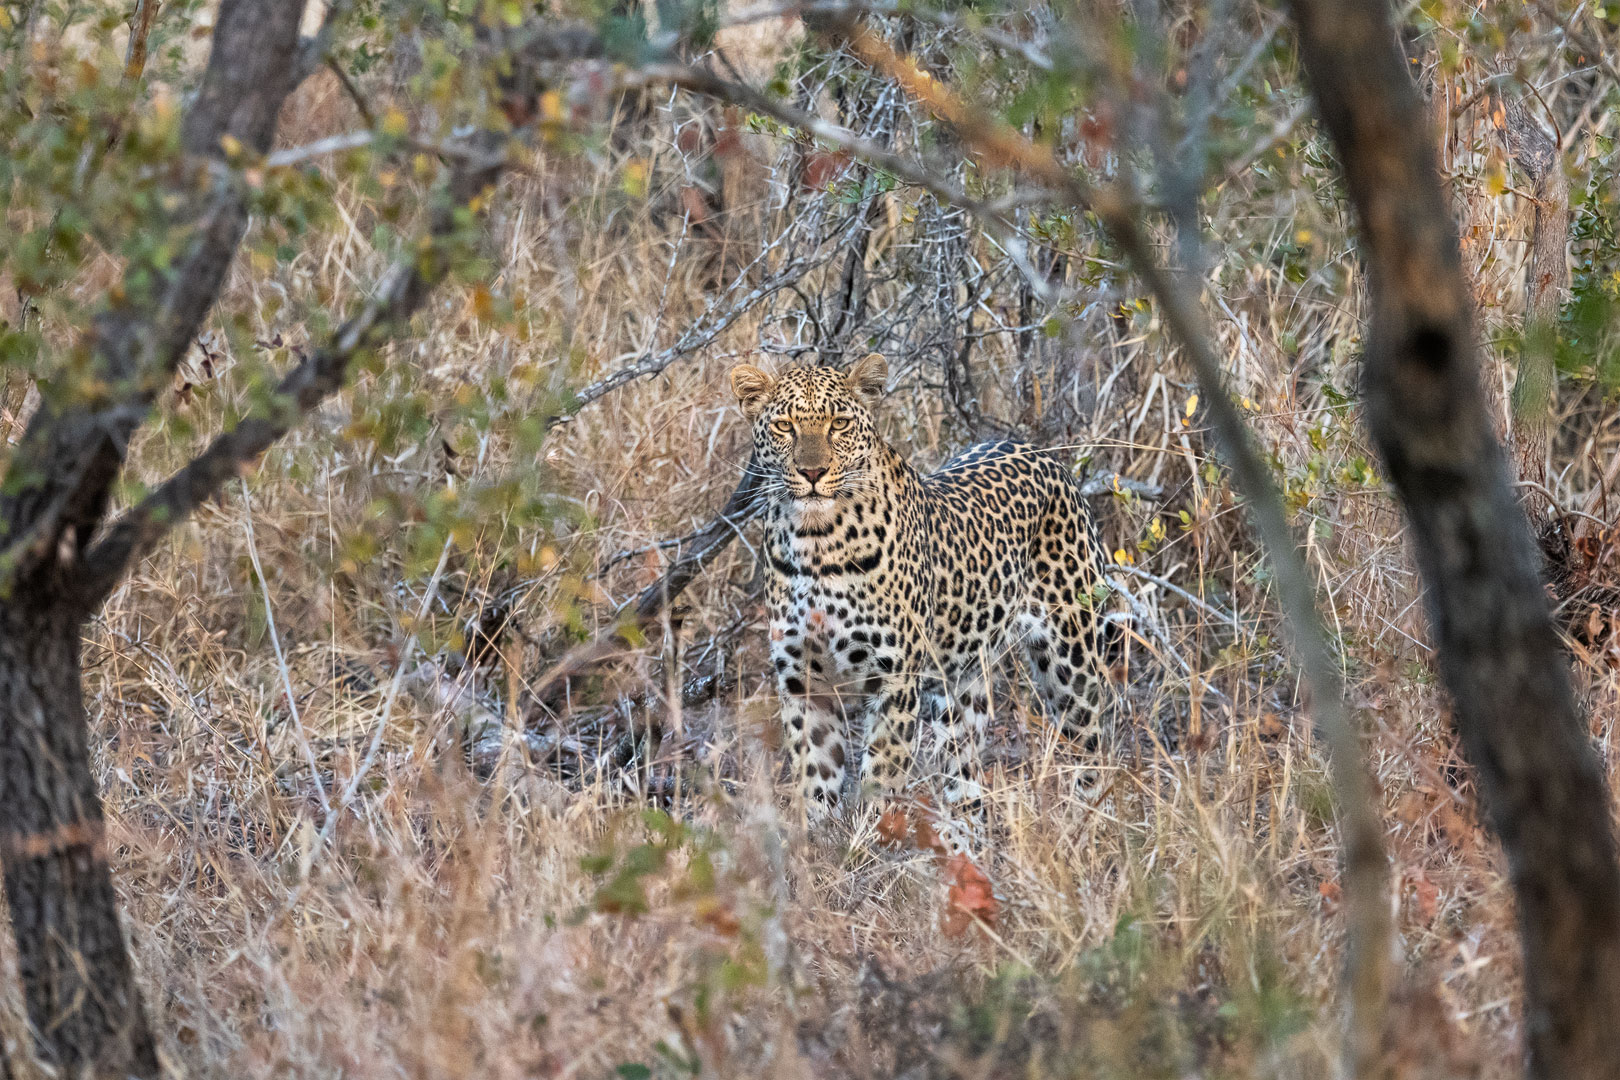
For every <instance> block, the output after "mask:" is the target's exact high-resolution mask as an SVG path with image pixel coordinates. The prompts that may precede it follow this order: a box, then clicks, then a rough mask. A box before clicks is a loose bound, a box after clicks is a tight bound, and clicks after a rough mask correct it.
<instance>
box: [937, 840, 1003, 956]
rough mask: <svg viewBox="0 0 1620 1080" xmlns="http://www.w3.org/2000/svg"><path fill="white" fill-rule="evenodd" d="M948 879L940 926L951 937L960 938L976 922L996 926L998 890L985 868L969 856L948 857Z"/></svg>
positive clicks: (946, 871) (998, 907) (998, 909)
mask: <svg viewBox="0 0 1620 1080" xmlns="http://www.w3.org/2000/svg"><path fill="white" fill-rule="evenodd" d="M945 880H946V881H947V882H949V885H950V887H949V889H948V890H947V891H946V894H945V911H944V913H943V914H942V915H941V916H940V928H941V930H943V931H944V933H945V936H946V937H949V938H956V937H961V936H962V935H963V934H965V933H967V930H968V927H970V926H972V925H973V924H974V923H975V922H980V923H983V924H984V925H985V926H988V927H994V926H995V925H996V917H997V916H998V915H1000V913H1001V905H1000V904H998V903H997V902H996V896H995V890H993V889H992V888H991V887H990V879H989V878H987V877H985V876H984V871H983V870H980V869H979V868H978V867H977V866H974V865H973V861H972V860H971V859H969V858H968V857H967V856H966V855H952V856H951V857H950V858H949V859H946V860H945Z"/></svg>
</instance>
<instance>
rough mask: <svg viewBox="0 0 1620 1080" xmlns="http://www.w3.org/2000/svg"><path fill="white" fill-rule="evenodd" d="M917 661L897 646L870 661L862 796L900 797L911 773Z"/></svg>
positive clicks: (863, 717) (864, 710) (864, 711)
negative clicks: (898, 795)
mask: <svg viewBox="0 0 1620 1080" xmlns="http://www.w3.org/2000/svg"><path fill="white" fill-rule="evenodd" d="M918 660H919V658H918V657H917V656H916V655H914V653H913V652H911V651H909V650H905V649H902V648H899V647H895V646H890V647H886V648H881V649H879V650H878V651H877V653H876V655H874V656H873V658H872V667H871V672H870V674H869V675H868V676H867V679H866V683H867V686H866V690H867V696H866V701H865V703H864V704H863V705H862V707H861V723H862V727H863V728H864V733H865V738H866V757H865V759H864V760H863V761H862V762H861V791H862V794H863V795H869V794H881V795H882V796H884V797H891V796H894V795H897V794H899V793H900V792H901V790H903V789H904V787H905V784H906V779H907V777H908V776H909V774H910V772H911V759H912V755H913V753H914V751H915V748H916V745H917V704H918V698H919V694H918V682H919V672H918Z"/></svg>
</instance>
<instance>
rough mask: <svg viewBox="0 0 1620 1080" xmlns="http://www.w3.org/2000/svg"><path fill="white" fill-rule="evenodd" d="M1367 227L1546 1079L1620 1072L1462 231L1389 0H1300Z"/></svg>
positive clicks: (1609, 981)
mask: <svg viewBox="0 0 1620 1080" xmlns="http://www.w3.org/2000/svg"><path fill="white" fill-rule="evenodd" d="M1292 8H1293V14H1294V17H1295V21H1296V23H1297V25H1298V28H1299V40H1300V51H1301V54H1302V56H1303V60H1304V66H1305V71H1306V74H1307V76H1308V78H1309V81H1310V83H1311V87H1312V91H1313V93H1314V96H1315V98H1316V102H1317V107H1318V110H1319V113H1320V115H1321V118H1322V121H1323V124H1324V125H1325V126H1326V128H1327V130H1328V132H1329V134H1330V135H1331V136H1332V138H1333V141H1334V143H1335V145H1336V147H1337V150H1338V154H1339V158H1340V164H1341V167H1342V169H1343V171H1344V174H1345V178H1346V183H1347V186H1348V189H1349V193H1350V199H1351V202H1352V203H1353V204H1354V207H1355V210H1356V212H1357V216H1358V218H1359V221H1360V246H1361V253H1362V257H1363V258H1364V260H1365V261H1366V263H1367V266H1368V271H1369V281H1370V289H1371V299H1372V319H1371V324H1370V327H1369V330H1368V338H1367V343H1366V356H1365V360H1364V365H1365V366H1364V370H1363V392H1364V395H1365V400H1366V418H1367V425H1368V428H1369V430H1370V431H1371V434H1372V438H1373V441H1374V443H1375V444H1376V446H1377V448H1378V451H1379V454H1380V455H1381V457H1382V459H1383V462H1384V466H1385V468H1386V470H1387V472H1388V474H1389V477H1390V479H1391V480H1392V481H1393V483H1394V485H1395V489H1396V493H1397V495H1398V497H1399V499H1400V501H1401V503H1402V505H1403V507H1404V508H1405V511H1406V514H1407V516H1408V519H1409V521H1410V523H1411V530H1410V535H1411V537H1412V544H1413V549H1414V554H1415V555H1416V559H1417V563H1418V567H1419V570H1420V571H1421V573H1422V577H1423V581H1424V584H1425V586H1426V593H1427V601H1428V610H1429V617H1430V620H1431V623H1432V628H1433V629H1432V632H1433V635H1434V638H1435V644H1436V650H1437V653H1438V656H1439V667H1440V673H1441V676H1442V678H1443V680H1444V683H1445V685H1446V687H1447V689H1448V690H1449V691H1450V693H1451V696H1452V699H1453V702H1454V715H1455V719H1456V724H1457V727H1458V730H1459V732H1460V734H1461V737H1462V741H1463V745H1464V749H1465V751H1466V753H1467V755H1468V758H1469V760H1470V762H1471V763H1472V764H1473V766H1474V769H1475V771H1476V773H1477V775H1478V778H1479V784H1480V794H1481V798H1482V801H1483V803H1484V806H1485V810H1486V812H1487V815H1488V817H1489V820H1490V822H1491V824H1492V826H1493V827H1494V829H1495V831H1496V832H1497V834H1498V836H1500V838H1501V841H1502V846H1503V848H1504V849H1505V851H1506V853H1507V857H1508V865H1509V870H1510V874H1511V877H1512V881H1513V887H1514V892H1515V895H1516V897H1517V900H1518V916H1519V931H1520V936H1521V940H1522V948H1523V955H1524V975H1525V995H1526V1000H1525V1032H1526V1048H1527V1051H1528V1071H1529V1075H1530V1076H1532V1077H1547V1078H1552V1077H1558V1078H1562V1080H1584V1078H1591V1077H1615V1076H1620V1022H1617V1018H1620V864H1617V861H1616V852H1615V839H1614V833H1613V826H1612V817H1611V808H1610V806H1609V798H1608V789H1607V787H1606V785H1605V781H1604V775H1603V770H1602V766H1601V762H1600V761H1599V758H1598V755H1597V753H1596V752H1595V750H1594V748H1593V746H1592V744H1591V741H1590V738H1589V735H1588V731H1587V725H1586V721H1585V718H1584V717H1583V715H1582V714H1581V711H1580V710H1579V708H1578V707H1577V704H1576V701H1575V697H1574V694H1573V693H1572V691H1571V686H1570V679H1569V670H1568V666H1567V659H1566V657H1565V655H1564V653H1563V651H1562V649H1561V647H1560V645H1559V641H1558V637H1557V635H1556V633H1555V631H1554V628H1553V623H1552V619H1551V616H1550V613H1549V611H1548V606H1547V599H1546V595H1545V593H1544V591H1543V587H1542V582H1541V580H1540V576H1539V567H1540V560H1539V555H1538V552H1537V549H1536V546H1535V543H1534V540H1533V537H1532V536H1531V533H1530V529H1529V527H1528V525H1527V523H1526V521H1525V516H1524V512H1523V511H1522V510H1521V509H1520V507H1519V505H1518V502H1517V500H1516V499H1515V498H1514V496H1513V491H1512V488H1511V486H1510V484H1509V473H1508V469H1507V464H1506V461H1505V458H1504V455H1503V453H1502V450H1501V447H1500V446H1499V445H1498V444H1497V442H1496V439H1495V437H1494V435H1493V434H1492V430H1491V425H1490V419H1489V417H1488V415H1487V413H1486V410H1485V407H1484V397H1483V393H1482V390H1481V387H1480V383H1479V374H1478V358H1477V356H1476V355H1475V339H1474V334H1473V325H1472V312H1471V310H1470V299H1469V294H1468V289H1467V286H1466V283H1465V281H1464V279H1463V273H1462V263H1461V257H1460V253H1459V249H1458V240H1457V231H1456V225H1455V223H1454V222H1453V220H1452V218H1451V212H1450V208H1449V205H1448V203H1447V200H1446V198H1445V195H1444V192H1443V190H1442V188H1441V183H1440V177H1439V175H1438V173H1437V171H1436V168H1435V164H1434V162H1435V156H1434V147H1433V143H1432V136H1431V135H1430V134H1429V130H1430V129H1429V127H1428V125H1426V124H1425V123H1424V122H1423V118H1422V112H1421V105H1420V103H1419V100H1418V95H1417V93H1416V90H1415V88H1414V87H1413V85H1412V82H1411V78H1410V76H1409V75H1408V74H1407V71H1406V65H1405V64H1404V62H1403V61H1402V58H1401V53H1400V49H1399V46H1398V44H1397V41H1396V36H1395V31H1394V28H1393V26H1392V25H1391V21H1390V13H1389V10H1388V8H1387V6H1386V2H1385V0H1292Z"/></svg>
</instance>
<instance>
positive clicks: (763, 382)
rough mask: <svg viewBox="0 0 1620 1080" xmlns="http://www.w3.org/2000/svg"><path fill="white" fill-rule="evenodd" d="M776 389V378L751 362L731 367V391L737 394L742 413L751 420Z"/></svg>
mask: <svg viewBox="0 0 1620 1080" xmlns="http://www.w3.org/2000/svg"><path fill="white" fill-rule="evenodd" d="M774 389H776V380H775V379H773V378H771V377H770V376H769V375H767V374H765V373H764V372H763V371H761V370H759V368H757V367H754V366H753V365H752V364H738V365H737V366H736V367H734V368H732V369H731V392H732V393H733V394H736V395H737V401H738V402H739V403H740V404H741V405H742V411H743V415H744V416H746V417H748V419H750V420H752V419H753V418H754V417H756V416H758V415H759V411H760V410H761V409H762V408H764V407H765V399H766V398H767V397H769V396H770V394H771V391H772V390H774Z"/></svg>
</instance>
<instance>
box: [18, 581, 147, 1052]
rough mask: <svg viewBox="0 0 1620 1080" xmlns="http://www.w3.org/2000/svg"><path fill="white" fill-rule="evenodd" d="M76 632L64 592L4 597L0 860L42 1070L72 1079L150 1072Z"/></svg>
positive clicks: (73, 608) (77, 622)
mask: <svg viewBox="0 0 1620 1080" xmlns="http://www.w3.org/2000/svg"><path fill="white" fill-rule="evenodd" d="M19 592H21V590H19ZM82 628H83V619H82V616H81V615H80V612H79V607H78V605H77V604H74V603H71V602H67V601H65V600H64V598H63V597H61V596H53V595H48V594H47V595H13V596H12V597H10V598H8V600H7V601H6V602H4V603H0V805H3V806H5V808H6V818H5V821H4V823H3V824H0V861H3V863H4V869H5V885H6V900H7V904H8V906H9V908H10V912H11V925H12V929H13V932H14V934H15V936H16V942H17V968H18V972H19V974H20V975H21V977H22V983H23V989H24V996H25V999H26V1001H27V1004H28V1018H29V1021H30V1023H31V1024H32V1026H33V1028H34V1031H35V1032H36V1033H37V1034H38V1038H37V1040H36V1048H37V1050H38V1052H39V1054H40V1056H41V1057H42V1058H43V1059H44V1060H45V1061H46V1062H47V1063H49V1064H51V1065H55V1066H57V1067H59V1068H62V1069H64V1070H65V1072H66V1074H67V1075H83V1074H86V1073H88V1074H89V1075H95V1076H141V1077H147V1076H156V1075H157V1074H158V1061H157V1053H156V1049H155V1047H154V1044H153V1041H152V1033H151V1030H150V1028H149V1027H148V1026H147V1022H146V1018H145V1013H144V1012H143V1010H142V1008H141V1000H140V993H139V991H138V990H137V989H136V987H135V981H134V973H133V971H132V970H131V967H130V962H129V956H128V953H127V952H126V951H125V948H124V940H123V937H122V935H121V933H120V931H119V926H118V916H117V903H116V900H115V898H114V895H113V887H112V878H111V876H110V874H109V873H108V868H107V856H106V849H105V843H104V841H103V835H102V834H103V824H102V814H101V800H100V799H99V798H98V796H97V794H96V785H95V780H94V778H93V777H92V776H91V773H90V756H89V749H88V744H87V736H88V723H87V721H86V717H85V711H84V699H83V695H82V693H81V690H80V683H79V678H80V669H79V647H80V635H81V631H82Z"/></svg>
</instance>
